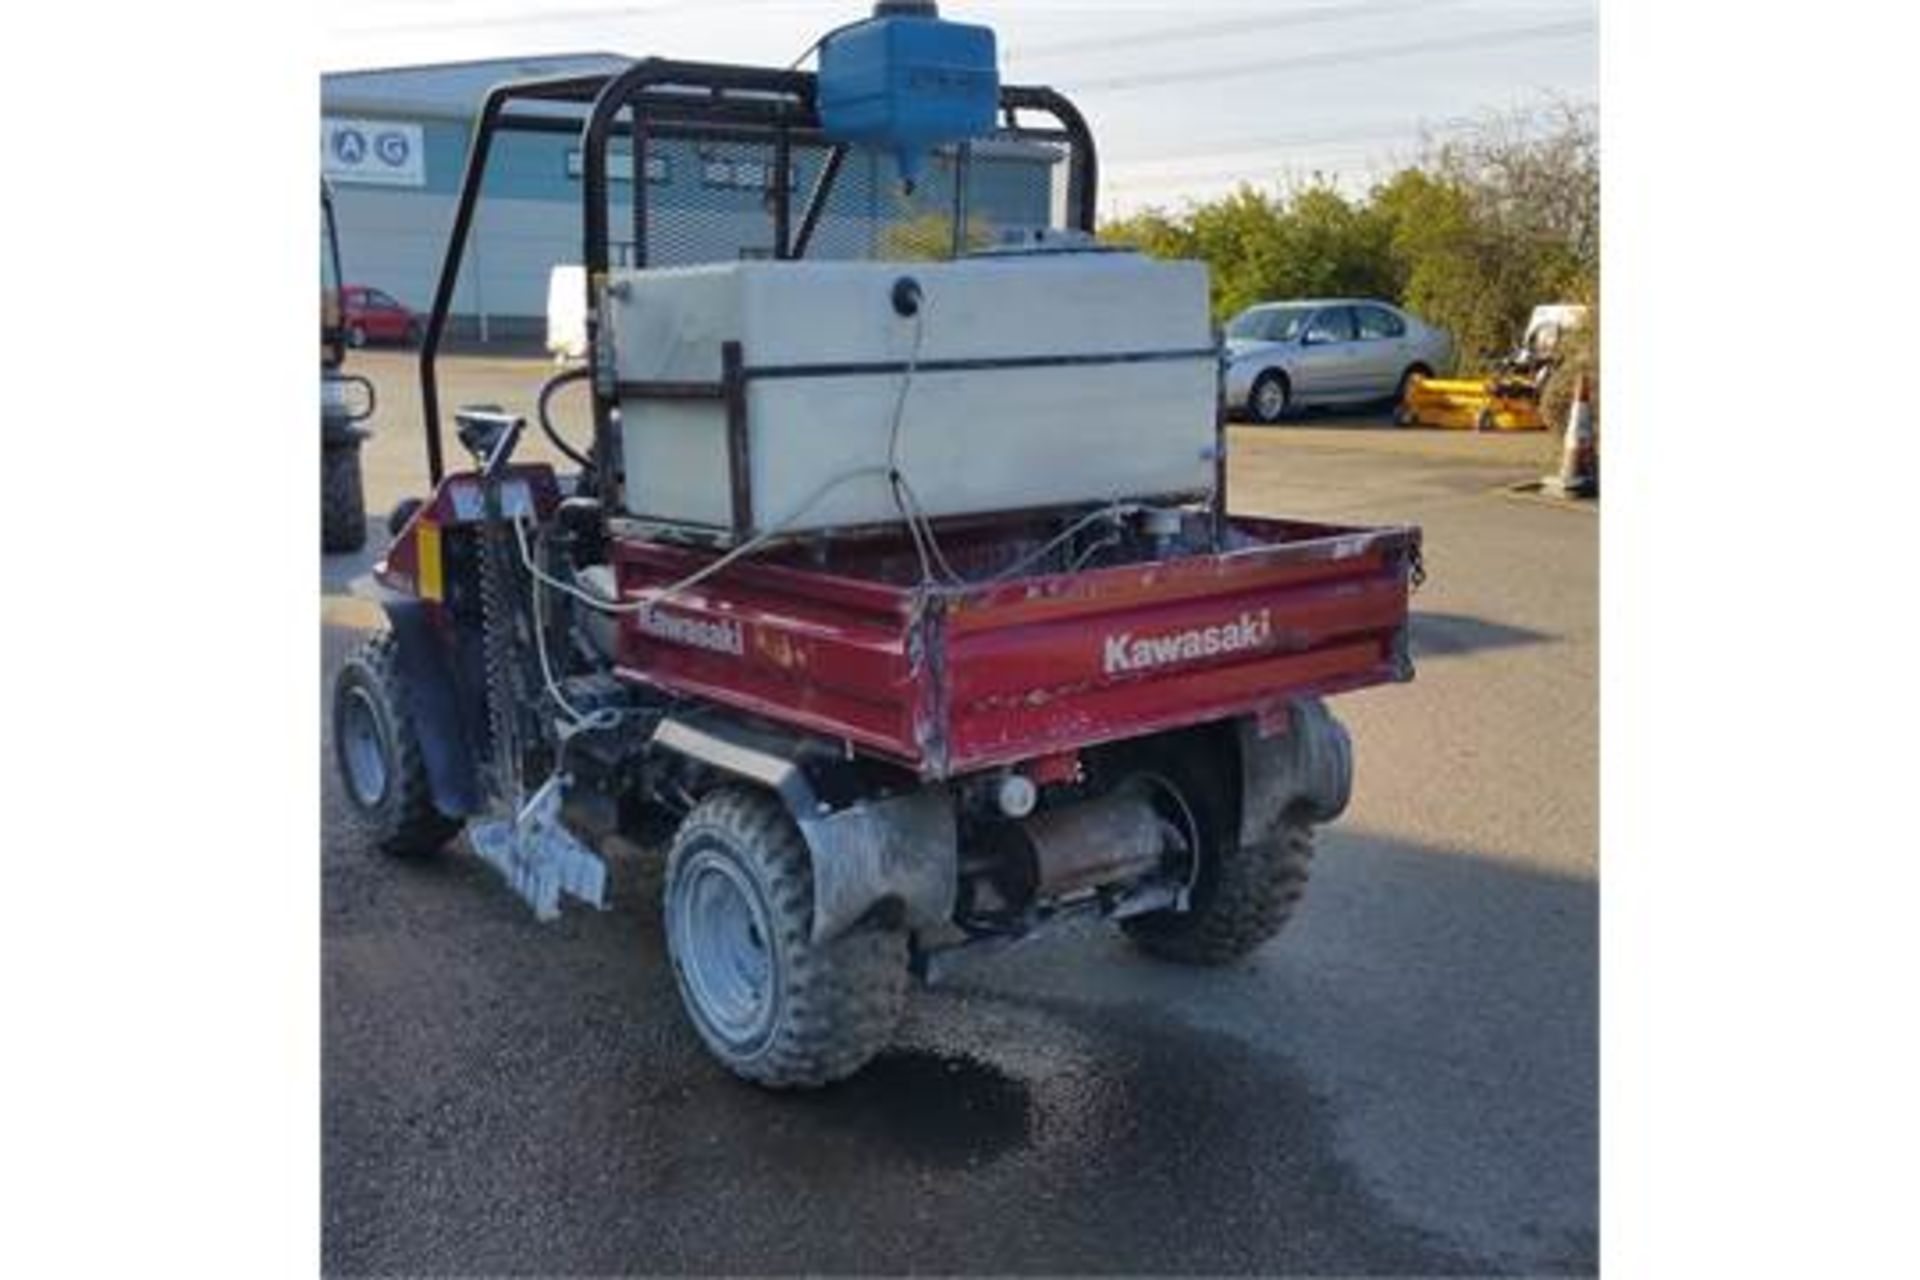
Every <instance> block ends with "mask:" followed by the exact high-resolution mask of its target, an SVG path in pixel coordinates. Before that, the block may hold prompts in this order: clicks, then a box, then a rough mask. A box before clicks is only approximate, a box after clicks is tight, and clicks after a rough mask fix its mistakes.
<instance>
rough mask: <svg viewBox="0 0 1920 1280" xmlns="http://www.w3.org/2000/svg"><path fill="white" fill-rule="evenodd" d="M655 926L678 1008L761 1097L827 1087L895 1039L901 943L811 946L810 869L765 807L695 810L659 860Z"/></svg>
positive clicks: (738, 800) (757, 802)
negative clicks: (661, 890) (661, 916)
mask: <svg viewBox="0 0 1920 1280" xmlns="http://www.w3.org/2000/svg"><path fill="white" fill-rule="evenodd" d="M665 915H666V934H667V950H668V954H669V955H670V956H671V957H672V960H673V974H674V981H675V982H676V983H677V984H678V985H679V988H680V998H681V1002H682V1003H683V1004H684V1005H685V1006H686V1009H687V1014H688V1017H689V1018H691V1019H692V1021H693V1025H694V1028H695V1030H697V1031H698V1032H699V1033H700V1038H701V1039H702V1040H703V1041H704V1042H705V1043H706V1045H707V1047H708V1049H709V1050H711V1051H712V1053H713V1054H714V1056H715V1057H717V1058H719V1059H720V1061H721V1062H722V1063H723V1064H725V1066H726V1067H727V1069H728V1070H730V1071H732V1072H733V1073H734V1074H736V1075H738V1076H741V1077H742V1078H744V1079H747V1080H751V1081H753V1082H754V1083H756V1084H760V1085H765V1086H768V1087H770V1088H792V1087H812V1086H817V1085H823V1084H827V1083H829V1082H830V1081H834V1080H840V1079H843V1078H845V1077H846V1076H850V1075H852V1074H853V1073H854V1072H856V1071H858V1070H859V1069H860V1068H861V1067H863V1066H865V1065H866V1063H867V1062H868V1061H869V1060H870V1059H872V1057H873V1056H874V1055H875V1054H877V1053H879V1052H880V1051H881V1050H882V1049H884V1048H885V1047H886V1046H887V1043H888V1041H889V1040H891V1039H892V1037H893V1032H894V1028H895V1027H896V1026H897V1025H898V1024H899V1021H900V1014H901V1010H902V1009H903V1008H904V1006H905V1003H906V992H907V937H906V933H905V931H904V930H902V929H900V928H898V927H886V926H883V925H880V924H877V923H872V922H869V923H867V924H863V925H861V926H859V927H857V928H855V929H854V930H853V931H852V932H850V933H847V934H844V935H842V936H841V937H838V938H836V939H834V940H833V941H831V942H828V943H826V944H824V945H822V944H818V943H815V942H814V941H813V871H812V864H811V862H810V860H809V856H808V853H807V846H806V842H805V841H804V840H803V839H802V837H801V835H800V831H799V829H798V828H797V827H795V826H794V823H793V820H792V819H791V818H790V817H789V816H788V815H787V812H786V810H785V809H784V808H783V807H782V806H781V804H780V802H779V801H778V800H777V799H776V798H775V797H773V796H771V795H769V794H767V793H765V792H762V791H757V790H753V789H751V788H744V787H729V788H726V789H723V790H720V791H717V792H714V793H713V794H711V795H709V796H707V797H706V798H705V799H704V800H702V801H701V802H700V803H699V804H698V805H697V806H695V808H694V810H693V812H692V813H690V814H688V815H687V818H686V820H685V821H684V822H682V823H681V825H680V830H679V832H678V834H677V835H676V836H675V837H674V841H673V851H672V853H671V854H670V855H669V857H668V861H667V877H666V893H665Z"/></svg>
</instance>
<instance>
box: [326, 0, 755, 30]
mask: <svg viewBox="0 0 1920 1280" xmlns="http://www.w3.org/2000/svg"><path fill="white" fill-rule="evenodd" d="M767 2H768V0H705V2H704V3H701V2H700V0H680V2H679V3H674V4H645V5H631V4H630V5H610V6H605V7H602V8H598V9H534V10H531V11H528V12H523V13H497V14H488V15H483V16H479V17H473V18H446V19H441V20H439V21H419V22H382V23H369V24H367V25H365V26H357V27H340V28H337V29H336V30H337V33H338V34H340V35H353V36H370V35H382V36H386V35H406V34H410V33H430V32H435V31H483V30H486V29H487V28H490V27H548V26H557V25H558V24H560V23H563V22H623V21H627V20H629V19H633V18H660V17H666V16H668V15H670V14H674V13H683V12H687V11H689V10H696V9H706V10H712V9H739V8H750V7H752V6H753V5H755V4H756V3H760V4H764V3H767Z"/></svg>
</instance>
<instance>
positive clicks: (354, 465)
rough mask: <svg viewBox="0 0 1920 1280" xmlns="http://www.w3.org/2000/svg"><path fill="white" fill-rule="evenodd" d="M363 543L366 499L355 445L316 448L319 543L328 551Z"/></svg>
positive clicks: (365, 526) (359, 545) (364, 542)
mask: <svg viewBox="0 0 1920 1280" xmlns="http://www.w3.org/2000/svg"><path fill="white" fill-rule="evenodd" d="M366 545H367V498H366V490H365V488H364V486H363V485H362V483H361V479H360V450H359V448H358V447H357V446H351V445H349V446H341V447H329V446H325V445H323V446H322V447H321V449H320V546H321V549H322V550H324V551H328V552H333V553H336V554H337V553H340V552H345V551H358V550H360V548H362V547H364V546H366Z"/></svg>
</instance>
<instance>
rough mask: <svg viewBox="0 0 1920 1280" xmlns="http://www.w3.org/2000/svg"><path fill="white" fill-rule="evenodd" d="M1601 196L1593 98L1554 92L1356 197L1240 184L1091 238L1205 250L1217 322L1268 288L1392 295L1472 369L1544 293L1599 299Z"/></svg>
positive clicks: (1273, 293) (1201, 253) (1512, 335)
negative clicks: (1577, 100)
mask: <svg viewBox="0 0 1920 1280" xmlns="http://www.w3.org/2000/svg"><path fill="white" fill-rule="evenodd" d="M1599 194H1600V153H1599V137H1598V130H1597V127H1596V122H1595V117H1594V113H1593V110H1592V108H1591V107H1588V106H1582V105H1576V104H1570V103H1566V102H1562V101H1558V100H1555V101H1550V102H1548V103H1547V104H1545V105H1544V106H1542V107H1539V108H1536V109H1534V110H1531V111H1522V112H1513V113H1506V114H1496V115H1489V116H1486V117H1483V118H1482V119H1480V120H1479V121H1476V122H1474V123H1473V124H1470V125H1468V126H1466V127H1464V128H1461V129H1457V130H1454V131H1453V132H1451V133H1450V134H1448V135H1447V136H1446V137H1445V138H1443V139H1440V140H1437V141H1431V142H1429V144H1428V145H1427V147H1426V149H1425V152H1424V154H1423V155H1422V156H1421V158H1420V159H1419V160H1418V161H1416V162H1415V163H1413V164H1411V165H1408V166H1407V167H1405V168H1402V169H1401V170H1400V171H1399V172H1397V173H1395V174H1393V175H1392V176H1391V177H1390V178H1388V179H1387V180H1386V181H1385V182H1383V183H1381V184H1379V185H1377V186H1375V187H1374V188H1373V189H1372V190H1371V191H1369V192H1368V193H1367V194H1366V196H1365V197H1363V198H1360V199H1353V198H1349V197H1348V196H1346V195H1343V194H1342V193H1341V192H1340V191H1339V190H1338V189H1337V188H1336V187H1334V186H1333V185H1332V184H1331V183H1329V182H1327V181H1326V180H1324V179H1320V178H1316V179H1314V180H1313V181H1311V182H1308V183H1306V184H1304V185H1300V186H1296V187H1294V188H1292V189H1290V190H1287V191H1285V192H1280V193H1275V194H1268V193H1266V192H1264V191H1261V190H1258V189H1256V188H1254V187H1252V186H1247V185H1243V186H1241V187H1240V188H1239V189H1238V190H1236V191H1235V192H1234V193H1233V194H1231V195H1228V196H1225V197H1222V198H1220V199H1217V200H1212V201H1207V202H1205V203H1199V204H1190V205H1188V206H1187V207H1186V208H1185V209H1183V210H1181V211H1180V212H1177V213H1169V212H1166V211H1163V210H1158V209H1152V210H1147V211H1145V212H1143V213H1138V214H1135V215H1133V216H1132V217H1130V218H1126V219H1123V220H1121V221H1117V222H1113V223H1110V224H1108V225H1107V226H1105V227H1103V228H1102V230H1101V235H1102V236H1103V238H1105V239H1107V240H1110V241H1113V242H1116V243H1122V244H1130V245H1133V246H1135V247H1137V248H1139V249H1140V250H1142V251H1143V252H1146V253H1150V254H1154V255H1156V256H1160V257H1170V258H1201V259H1204V260H1205V261H1206V262H1207V264H1208V265H1209V267H1210V268H1211V269H1212V277H1213V307H1214V314H1215V317H1216V319H1225V318H1226V317H1228V316H1231V315H1232V314H1234V313H1235V312H1237V311H1239V310H1241V309H1243V308H1245V307H1247V306H1249V305H1251V304H1253V303H1255V302H1263V301H1270V300H1273V299H1279V298H1305V297H1315V296H1327V295H1335V296H1346V295H1354V296H1360V297H1377V298H1385V299H1388V300H1392V301H1399V302H1401V303H1403V304H1404V305H1405V306H1407V307H1408V308H1409V309H1410V310H1412V311H1414V312H1416V313H1418V314H1419V315H1421V316H1422V317H1424V318H1425V319H1427V320H1429V321H1431V322H1432V323H1434V324H1437V325H1439V326H1441V327H1442V328H1445V329H1447V330H1448V331H1450V332H1451V333H1452V334H1453V335H1454V347H1455V350H1456V352H1457V353H1458V358H1459V361H1460V363H1461V364H1462V365H1464V366H1466V368H1467V369H1469V370H1472V369H1477V368H1484V367H1485V366H1486V365H1487V364H1488V363H1490V362H1491V361H1492V360H1493V359H1495V358H1497V357H1498V356H1499V355H1501V354H1503V353H1504V352H1506V351H1508V350H1509V349H1511V347H1512V346H1513V343H1514V341H1515V339H1516V338H1518V336H1519V334H1520V331H1521V328H1522V326H1523V325H1524V324H1525V322H1526V318H1527V314H1528V312H1529V311H1530V310H1531V309H1532V308H1533V307H1535V306H1537V305H1539V304H1540V303H1543V302H1557V301H1572V302H1586V303H1589V304H1592V303H1595V302H1597V300H1598V296H1597V295H1598V292H1599V278H1600V234H1599V233H1600V200H1599Z"/></svg>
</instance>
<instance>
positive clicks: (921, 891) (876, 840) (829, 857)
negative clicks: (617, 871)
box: [653, 718, 960, 942]
mask: <svg viewBox="0 0 1920 1280" xmlns="http://www.w3.org/2000/svg"><path fill="white" fill-rule="evenodd" d="M653 745H654V746H655V747H663V748H665V749H667V750H669V751H675V752H678V753H679V754H680V755H683V756H686V757H687V758H689V759H692V760H698V761H700V762H701V763H702V764H705V765H707V766H708V767H710V768H713V769H715V770H718V771H719V772H721V773H724V774H727V775H729V776H731V777H735V778H740V779H742V780H744V781H747V782H752V783H754V784H756V785H758V786H762V787H765V788H766V789H767V790H769V791H771V792H773V793H774V794H775V795H777V796H779V797H780V801H781V803H782V804H784V805H785V806H786V809H787V813H788V814H789V815H790V816H791V817H792V818H793V820H794V824H795V825H796V826H798V827H799V828H800V834H801V837H802V838H803V839H805V840H806V842H807V852H808V853H809V854H810V855H811V858H812V865H813V938H814V941H816V942H826V941H829V940H831V939H833V938H836V937H839V936H840V935H841V934H843V933H845V932H846V931H847V930H848V929H851V928H852V927H853V926H854V925H856V924H858V923H859V922H860V920H861V919H862V918H863V917H865V916H866V914H867V913H868V912H869V911H871V910H873V908H874V907H875V906H876V905H878V904H879V903H882V902H887V901H893V902H898V903H899V904H900V906H901V908H902V910H903V912H904V915H905V919H906V923H907V925H908V926H909V927H912V928H926V927H930V926H933V925H937V924H945V923H946V922H947V921H949V920H950V919H952V917H953V904H954V894H955V893H956V892H957V887H958V884H959V865H960V852H959V824H958V821H957V819H956V817H955V814H954V808H953V796H952V795H951V794H950V793H949V792H948V791H947V789H946V788H944V787H937V786H924V787H920V788H918V789H917V790H913V791H908V792H905V793H903V794H900V795H895V796H883V797H876V798H873V799H864V800H860V801H857V802H855V803H853V804H850V805H846V806H843V807H841V808H837V809H836V808H834V807H832V806H830V805H828V804H826V803H825V802H823V801H822V800H820V798H819V796H818V794H817V793H816V792H815V790H814V787H813V783H812V781H811V780H810V779H809V778H808V777H807V775H806V772H805V770H803V769H802V768H801V767H800V765H799V763H798V762H797V761H795V760H793V759H791V758H789V757H788V756H786V755H783V754H781V753H780V751H779V747H778V744H777V743H775V742H767V741H763V740H761V736H760V735H755V734H753V733H752V732H750V731H749V730H746V729H743V728H740V727H739V726H734V725H727V724H724V723H715V722H712V721H709V722H707V723H704V724H701V725H699V726H697V727H696V726H694V725H692V724H689V723H687V722H686V721H684V720H674V719H671V718H669V719H665V720H662V721H661V722H660V724H659V727H658V728H656V729H655V730H654V735H653Z"/></svg>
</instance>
